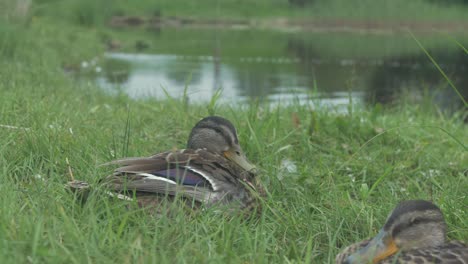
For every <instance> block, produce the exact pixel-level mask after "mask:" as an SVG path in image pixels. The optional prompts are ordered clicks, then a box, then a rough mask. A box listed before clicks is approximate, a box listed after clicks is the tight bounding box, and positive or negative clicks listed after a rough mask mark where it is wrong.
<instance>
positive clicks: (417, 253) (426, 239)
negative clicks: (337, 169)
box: [336, 200, 468, 264]
mask: <svg viewBox="0 0 468 264" xmlns="http://www.w3.org/2000/svg"><path fill="white" fill-rule="evenodd" d="M446 234H447V224H446V223H445V220H444V216H443V214H442V212H441V211H440V209H439V208H438V207H437V206H436V205H434V204H433V203H431V202H429V201H424V200H410V201H404V202H401V203H400V204H398V206H397V207H396V208H395V209H394V210H393V212H392V213H391V214H390V216H389V217H388V218H387V222H386V223H385V225H384V227H383V228H382V229H381V230H380V232H379V233H378V234H377V235H376V236H375V237H374V238H372V239H368V240H364V241H361V242H358V243H356V244H353V245H351V246H349V247H347V248H345V249H344V250H343V251H342V252H341V253H340V254H338V255H337V257H336V263H337V264H345V263H346V264H353V263H379V264H385V263H388V264H390V263H407V264H416V263H420V264H424V263H447V264H448V263H452V264H462V263H464V264H466V263H468V246H467V245H466V244H465V243H464V242H460V241H447V239H446Z"/></svg>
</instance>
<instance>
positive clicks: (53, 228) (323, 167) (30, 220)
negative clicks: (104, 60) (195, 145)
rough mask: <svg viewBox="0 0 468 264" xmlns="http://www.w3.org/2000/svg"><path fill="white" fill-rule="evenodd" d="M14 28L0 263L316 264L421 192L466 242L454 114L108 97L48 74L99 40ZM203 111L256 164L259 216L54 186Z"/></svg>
mask: <svg viewBox="0 0 468 264" xmlns="http://www.w3.org/2000/svg"><path fill="white" fill-rule="evenodd" d="M27 23H29V24H28V26H27V27H23V26H20V28H21V30H19V31H15V32H17V34H13V33H11V34H10V39H9V42H3V43H4V44H3V46H2V53H1V58H2V59H1V60H0V91H1V96H0V125H1V126H0V164H1V165H0V168H1V169H0V178H1V179H2V184H0V206H1V212H2V214H0V237H1V238H2V239H1V240H0V259H2V261H3V263H18V262H20V263H24V262H32V263H44V262H47V263H64V262H70V263H85V262H89V263H111V262H118V263H122V262H124V263H135V262H143V263H147V262H153V263H174V262H181V263H219V262H230V263H246V262H249V263H282V262H292V263H331V262H332V260H333V258H334V256H335V254H336V253H337V252H338V250H339V249H340V248H342V247H343V246H344V245H347V244H349V243H351V242H354V241H356V240H358V239H362V238H366V237H369V236H371V235H373V234H375V233H376V230H377V229H378V228H379V227H380V226H381V225H382V224H383V222H384V221H385V217H386V216H387V214H388V212H389V210H391V209H392V208H393V207H394V205H395V204H396V203H397V202H398V201H400V200H403V199H412V198H421V199H433V200H434V201H435V202H436V203H437V204H438V205H440V207H441V208H442V210H443V211H444V212H445V215H446V220H447V222H448V224H449V230H450V232H449V237H450V238H454V239H465V240H466V239H467V238H468V222H467V221H466V219H467V218H468V211H467V210H466V204H467V202H468V197H467V193H466V189H467V188H468V177H466V160H467V151H466V148H464V147H463V146H461V144H460V142H462V144H464V145H465V146H466V145H467V144H468V142H467V141H466V135H467V133H468V129H467V126H466V124H464V123H463V117H462V116H461V114H455V115H453V116H445V115H443V114H441V113H440V112H438V110H437V109H435V108H433V107H432V106H431V103H430V102H427V103H425V104H421V105H412V104H409V103H408V104H406V103H405V102H402V103H401V104H400V105H398V106H395V107H394V108H382V107H380V106H377V107H374V108H370V109H353V111H349V112H348V113H346V114H336V113H333V112H330V111H328V110H326V109H316V110H311V109H310V108H309V107H307V106H300V105H292V106H288V107H280V108H274V109H269V108H267V107H266V106H262V105H257V104H252V105H250V106H248V107H246V108H242V109H241V108H228V107H226V106H223V105H216V104H215V105H210V106H206V105H185V104H184V103H183V100H178V99H176V100H166V101H156V100H154V99H148V100H142V101H133V100H130V99H128V98H127V97H125V96H123V95H120V96H108V95H106V94H104V93H102V92H100V91H99V89H97V87H95V85H94V84H90V83H87V82H77V81H74V79H73V77H72V76H68V75H66V74H64V73H63V70H62V67H63V66H64V65H65V64H66V63H68V62H69V61H72V62H74V63H79V62H80V61H81V60H83V59H90V58H92V57H94V56H97V55H99V54H100V52H101V51H102V48H103V47H102V46H101V45H100V44H99V43H100V38H99V34H94V33H93V32H90V31H84V30H82V29H81V28H74V27H69V28H67V30H63V27H59V26H57V25H54V24H47V23H43V22H41V20H39V21H38V20H34V19H32V21H29V22H27ZM12 27H13V25H7V26H4V29H5V30H12ZM5 43H14V45H8V46H7V45H6V44H5ZM209 114H218V115H222V116H225V117H227V118H229V119H231V120H232V121H233V123H235V124H236V126H237V127H238V130H239V133H240V142H241V144H242V146H243V148H244V149H245V150H246V152H247V155H248V157H249V158H250V160H252V161H253V162H254V163H256V164H257V165H258V166H259V167H260V168H261V176H260V177H261V181H262V182H263V183H264V185H265V186H266V189H267V191H268V197H267V199H266V200H265V201H264V208H265V209H264V212H263V214H262V215H261V216H260V217H259V218H258V219H251V220H244V219H242V218H241V217H232V218H224V217H221V216H220V215H217V214H216V213H215V212H212V211H207V212H205V213H202V214H197V215H191V216H187V215H184V214H179V215H176V216H174V217H161V218H154V217H152V216H150V215H148V214H146V213H145V212H142V211H141V210H139V209H137V208H134V207H132V208H131V209H129V210H128V209H127V208H126V205H125V204H123V203H122V202H118V201H109V200H108V199H106V197H103V196H100V195H99V194H97V195H95V196H93V197H91V199H90V201H89V203H87V204H85V205H84V206H81V205H80V204H79V203H77V201H75V200H74V197H73V196H72V195H70V194H69V193H68V192H66V191H65V190H64V188H63V184H64V183H65V182H67V181H68V180H69V179H70V178H71V176H70V175H71V174H73V176H74V177H75V178H77V179H81V180H87V181H90V182H91V183H96V182H97V180H98V179H99V178H100V177H102V176H104V175H106V174H108V173H109V172H110V171H109V170H108V169H107V168H102V167H98V165H99V164H101V163H103V162H106V161H109V160H111V159H115V158H118V157H124V156H139V155H150V154H152V153H154V152H157V151H162V150H167V149H170V148H172V147H178V148H183V147H184V144H185V142H186V139H187V136H188V132H189V130H190V128H191V126H192V125H193V124H194V123H195V122H196V121H197V120H198V119H199V118H200V117H203V116H206V115H209ZM297 121H299V122H297ZM457 140H458V141H460V142H457ZM67 160H68V163H67ZM285 160H289V161H292V162H294V163H295V165H296V166H297V168H296V171H295V172H289V171H288V170H287V169H286V168H284V167H282V165H281V164H282V163H284V161H285ZM70 171H71V172H70Z"/></svg>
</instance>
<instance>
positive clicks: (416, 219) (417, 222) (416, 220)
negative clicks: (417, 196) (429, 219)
mask: <svg viewBox="0 0 468 264" xmlns="http://www.w3.org/2000/svg"><path fill="white" fill-rule="evenodd" d="M419 223H421V219H419V218H415V219H413V220H411V223H410V224H411V225H417V224H419Z"/></svg>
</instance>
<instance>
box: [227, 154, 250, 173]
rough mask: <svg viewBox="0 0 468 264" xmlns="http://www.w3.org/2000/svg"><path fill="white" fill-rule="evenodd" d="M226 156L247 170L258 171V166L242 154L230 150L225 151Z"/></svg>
mask: <svg viewBox="0 0 468 264" xmlns="http://www.w3.org/2000/svg"><path fill="white" fill-rule="evenodd" d="M224 156H225V157H226V158H228V159H229V160H231V161H232V162H234V163H236V164H237V165H239V166H240V167H241V168H243V169H244V170H246V171H250V172H252V173H255V172H256V171H257V168H256V167H255V166H254V165H253V164H252V163H250V162H249V161H248V160H247V158H246V157H245V156H244V155H242V154H240V155H238V154H237V153H236V152H235V151H233V150H228V151H225V152H224Z"/></svg>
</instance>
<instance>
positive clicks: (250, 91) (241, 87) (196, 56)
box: [96, 28, 468, 108]
mask: <svg viewBox="0 0 468 264" xmlns="http://www.w3.org/2000/svg"><path fill="white" fill-rule="evenodd" d="M114 38H115V39H117V40H115V39H114V40H113V41H114V42H116V41H117V43H119V45H121V46H122V47H121V48H120V49H119V50H117V51H109V52H107V53H106V54H105V56H104V62H103V65H102V72H101V73H100V74H99V75H98V77H97V78H96V81H97V83H98V84H99V85H100V86H101V87H102V88H103V89H105V90H106V91H109V92H117V91H119V92H124V93H126V94H128V95H129V96H130V97H133V98H147V97H155V98H159V99H165V98H167V96H171V97H174V98H181V97H183V96H186V97H187V98H188V100H189V101H190V102H195V103H205V102H209V101H210V100H211V99H212V98H213V97H214V96H219V99H218V100H219V101H221V102H223V103H233V104H242V103H244V102H248V101H250V100H252V99H254V100H256V99H258V100H263V101H267V102H270V103H281V104H288V103H291V102H294V103H301V104H303V103H312V104H314V105H315V106H316V105H318V104H322V105H329V106H334V107H336V108H343V107H345V106H346V105H347V104H349V103H350V102H353V103H357V104H374V103H376V102H380V103H390V102H394V101H397V100H402V99H404V100H409V101H411V102H413V101H416V102H417V101H418V100H419V99H420V98H422V97H423V95H426V96H427V95H429V96H430V97H432V98H433V99H434V101H435V102H436V103H438V104H440V105H441V106H442V107H454V106H455V107H456V106H457V105H458V106H461V100H460V99H459V98H458V97H457V95H456V93H455V92H454V91H453V89H452V88H450V87H449V86H448V85H447V82H446V81H445V79H444V77H443V76H442V75H441V74H440V73H439V71H438V70H437V69H436V67H435V66H434V65H433V63H432V62H431V61H430V60H429V59H428V57H427V55H426V54H425V53H424V51H423V50H422V49H421V48H420V47H419V46H418V45H417V43H416V42H415V40H414V39H413V38H412V37H411V36H409V34H408V35H406V34H404V33H400V34H366V33H362V32H357V33H349V32H348V33H313V32H294V33H286V32H271V31H251V30H230V31H229V30H219V29H180V28H179V29H161V30H156V31H154V30H147V31H121V32H117V33H116V34H115V35H114ZM417 38H418V39H419V41H421V43H422V44H423V45H424V47H425V48H426V49H427V50H428V52H429V53H430V54H431V55H432V56H433V57H434V59H435V60H436V61H437V62H438V63H439V65H440V66H441V68H442V69H443V70H444V71H445V73H446V74H447V75H448V76H449V77H450V79H451V80H452V81H453V83H454V84H455V85H456V87H457V88H458V89H459V90H460V92H461V93H462V94H463V96H465V98H466V97H467V95H468V54H466V53H465V52H464V51H463V50H462V49H461V48H460V47H459V46H458V45H457V44H456V42H454V41H453V38H455V39H457V41H458V42H460V43H461V44H462V45H464V46H465V47H468V41H467V40H468V36H448V35H441V34H427V33H426V34H423V35H421V36H419V35H417ZM119 39H120V40H119ZM120 41H121V43H122V44H120Z"/></svg>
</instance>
